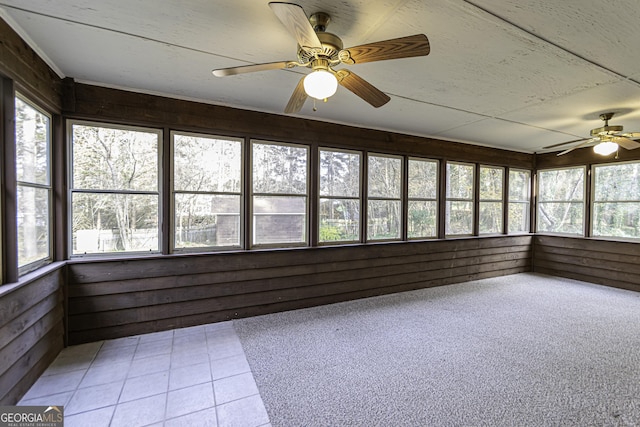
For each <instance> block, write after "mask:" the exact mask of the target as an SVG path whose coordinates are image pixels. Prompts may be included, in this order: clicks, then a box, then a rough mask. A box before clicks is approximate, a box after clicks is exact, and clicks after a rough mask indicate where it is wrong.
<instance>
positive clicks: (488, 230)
mask: <svg viewBox="0 0 640 427" xmlns="http://www.w3.org/2000/svg"><path fill="white" fill-rule="evenodd" d="M503 188H504V169H503V168H499V167H493V166H480V200H479V202H480V205H479V210H480V222H479V224H478V232H479V233H480V234H496V233H502V232H503V229H504V227H503V215H502V212H503V203H504V196H503Z"/></svg>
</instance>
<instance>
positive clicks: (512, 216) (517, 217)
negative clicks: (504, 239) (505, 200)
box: [508, 169, 531, 233]
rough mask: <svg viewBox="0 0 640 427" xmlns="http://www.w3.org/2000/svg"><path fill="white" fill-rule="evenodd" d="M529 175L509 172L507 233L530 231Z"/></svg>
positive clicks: (520, 172)
mask: <svg viewBox="0 0 640 427" xmlns="http://www.w3.org/2000/svg"><path fill="white" fill-rule="evenodd" d="M530 186H531V173H530V172H529V171H523V170H514V169H511V170H509V212H508V213H509V230H508V232H509V233H528V232H529V230H530V221H531V219H530V203H531V202H530V199H531V195H530V188H531V187H530Z"/></svg>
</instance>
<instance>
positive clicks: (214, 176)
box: [173, 134, 242, 193]
mask: <svg viewBox="0 0 640 427" xmlns="http://www.w3.org/2000/svg"><path fill="white" fill-rule="evenodd" d="M241 178H242V142H241V141H235V140H224V139H215V138H206V137H201V136H189V135H179V134H175V135H174V137H173V186H174V189H175V190H177V191H208V192H229V193H240V191H241V186H242V180H241Z"/></svg>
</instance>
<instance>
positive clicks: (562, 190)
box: [537, 167, 585, 235]
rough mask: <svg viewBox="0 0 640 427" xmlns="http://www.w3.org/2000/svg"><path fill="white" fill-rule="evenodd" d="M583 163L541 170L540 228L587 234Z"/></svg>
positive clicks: (539, 187)
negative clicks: (565, 167)
mask: <svg viewBox="0 0 640 427" xmlns="http://www.w3.org/2000/svg"><path fill="white" fill-rule="evenodd" d="M584 171H585V169H584V168H583V167H578V168H567V169H555V170H543V171H539V172H538V193H539V194H538V208H537V209H538V215H537V217H538V227H537V231H539V232H550V233H561V234H578V235H583V234H584V222H583V221H584V202H583V200H584V175H585V173H584Z"/></svg>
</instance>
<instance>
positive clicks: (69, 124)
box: [66, 119, 169, 259]
mask: <svg viewBox="0 0 640 427" xmlns="http://www.w3.org/2000/svg"><path fill="white" fill-rule="evenodd" d="M74 125H80V126H89V127H91V126H94V127H100V128H107V129H116V130H131V131H139V132H146V133H155V134H156V135H157V141H158V152H157V153H156V154H157V177H156V179H157V183H156V185H157V187H156V188H157V189H156V191H141V190H108V189H101V190H92V189H76V188H74V186H73V174H74V167H73V166H74V163H73V160H74V159H73V126H74ZM66 132H67V162H66V164H67V171H66V172H67V206H68V209H67V224H68V231H67V245H68V258H69V259H78V258H127V257H139V256H144V255H158V254H161V253H162V250H163V242H164V239H163V237H164V236H163V230H162V222H163V220H164V218H163V195H164V192H165V191H164V188H163V185H162V177H163V158H164V153H163V148H164V143H163V141H164V130H163V129H161V128H153V127H145V126H136V125H126V124H119V123H114V122H101V121H95V120H82V119H67V121H66ZM74 193H76V194H131V195H142V196H144V195H157V197H158V211H157V219H158V225H157V239H158V248H157V250H149V251H146V250H136V251H122V252H113V251H112V252H87V253H74V251H73V194H74ZM167 238H169V237H167Z"/></svg>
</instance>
